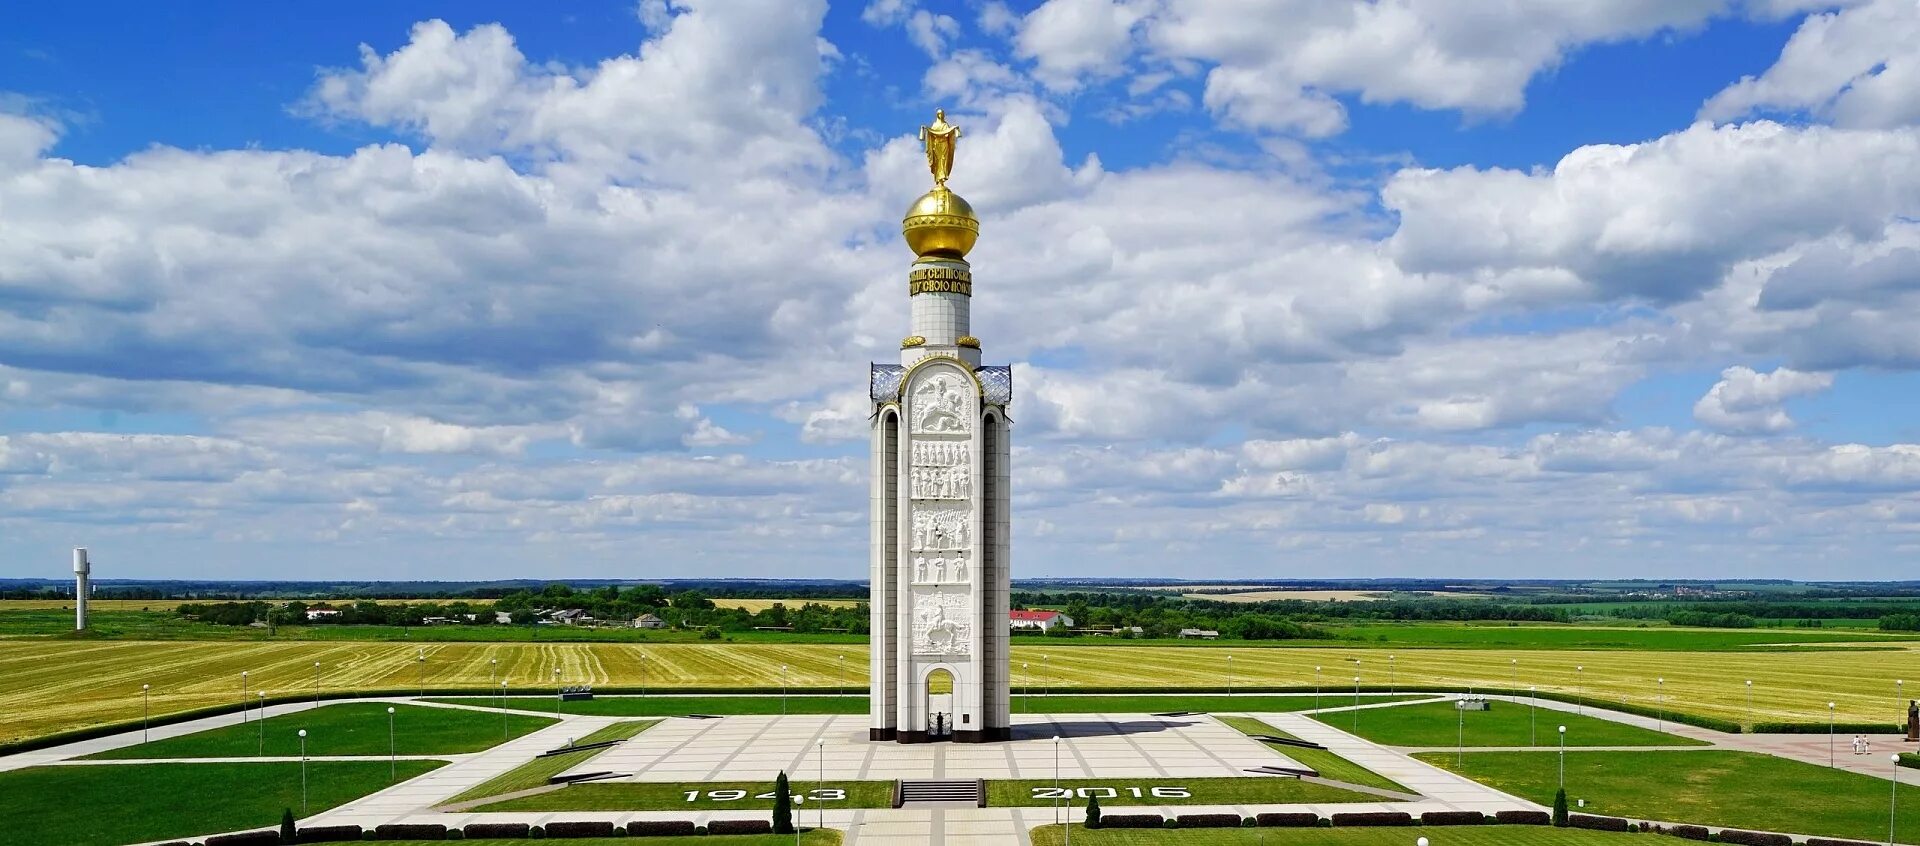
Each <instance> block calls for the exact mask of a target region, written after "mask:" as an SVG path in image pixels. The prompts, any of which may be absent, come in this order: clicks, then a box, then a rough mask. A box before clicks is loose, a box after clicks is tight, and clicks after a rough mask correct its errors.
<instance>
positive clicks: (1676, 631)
mask: <svg viewBox="0 0 1920 846" xmlns="http://www.w3.org/2000/svg"><path fill="white" fill-rule="evenodd" d="M1329 628H1331V629H1332V630H1333V632H1334V633H1335V635H1336V636H1337V638H1338V639H1339V640H1338V641H1336V642H1354V641H1357V642H1360V643H1362V644H1364V645H1368V646H1380V647H1385V646H1403V647H1408V648H1413V647H1447V648H1455V649H1460V648H1466V649H1635V650H1663V651H1678V652H1700V651H1713V650H1726V649H1747V648H1753V647H1759V646H1767V645H1771V644H1784V643H1849V642H1851V643H1859V642H1879V643H1894V644H1898V643H1900V642H1902V641H1913V640H1920V633H1915V632H1879V631H1861V630H1858V629H1853V630H1846V631H1827V630H1825V629H1798V628H1767V629H1759V628H1755V629H1701V628H1690V627H1686V626H1669V625H1666V624H1664V623H1659V624H1649V625H1646V626H1645V627H1644V628H1643V627H1641V625H1640V621H1631V622H1625V623H1622V624H1617V625H1595V624H1590V623H1583V624H1553V623H1525V624H1519V625H1509V624H1507V623H1492V622H1489V623H1368V624H1362V625H1334V626H1329ZM1215 643H1217V644H1218V643H1223V642H1222V641H1215ZM1302 643H1316V642H1311V641H1308V642H1302Z"/></svg>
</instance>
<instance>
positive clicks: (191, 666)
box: [0, 639, 1920, 742]
mask: <svg viewBox="0 0 1920 846" xmlns="http://www.w3.org/2000/svg"><path fill="white" fill-rule="evenodd" d="M417 654H424V655H425V656H426V659H427V660H426V661H425V662H424V663H417V662H416V661H415V656H416V655H417ZM1228 655H1232V656H1233V664H1232V667H1233V678H1234V683H1235V685H1236V686H1238V687H1241V688H1243V689H1244V688H1247V687H1252V686H1256V685H1270V686H1293V687H1304V688H1308V689H1311V688H1312V686H1313V685H1314V683H1315V679H1316V674H1315V672H1314V668H1315V667H1316V666H1318V667H1321V668H1322V669H1321V672H1320V673H1319V674H1318V678H1319V680H1320V682H1321V683H1322V685H1323V689H1324V690H1326V691H1328V692H1329V696H1333V695H1334V694H1335V693H1336V692H1338V691H1340V690H1341V689H1343V688H1344V689H1346V690H1347V691H1349V693H1348V695H1349V696H1350V695H1351V690H1352V685H1353V681H1352V680H1353V677H1354V676H1356V675H1358V676H1360V677H1361V678H1362V683H1363V684H1364V685H1365V686H1367V687H1369V688H1376V687H1380V686H1385V685H1388V684H1389V683H1391V684H1394V685H1398V686H1405V685H1428V686H1432V685H1440V686H1448V687H1456V688H1458V687H1466V686H1469V685H1472V686H1475V687H1487V686H1489V685H1494V686H1511V685H1518V686H1520V687H1524V686H1527V685H1538V686H1539V687H1540V689H1541V690H1543V691H1559V692H1567V693H1582V694H1587V695H1593V696H1603V697H1610V698H1613V699H1616V700H1623V701H1629V702H1632V703H1634V704H1638V705H1649V706H1650V705H1651V704H1652V699H1651V697H1652V696H1653V695H1654V694H1655V687H1656V686H1655V684H1654V679H1655V678H1656V677H1664V678H1665V679H1666V684H1665V685H1664V686H1662V687H1661V688H1660V692H1661V693H1664V694H1665V696H1666V697H1667V698H1666V701H1665V705H1666V707H1667V708H1670V709H1672V710H1675V711H1687V712H1693V713H1701V714H1709V715H1714V716H1719V717H1723V718H1728V719H1734V720H1751V719H1756V718H1757V719H1758V720H1762V721H1809V722H1813V721H1820V722H1824V721H1825V719H1826V716H1827V714H1826V703H1827V702H1828V701H1832V702H1835V703H1838V705H1839V708H1838V711H1837V716H1838V717H1839V719H1840V720H1842V721H1866V720H1873V721H1884V722H1887V723H1891V722H1893V721H1894V720H1895V719H1896V718H1897V717H1898V716H1899V715H1901V714H1904V711H1905V704H1904V703H1899V706H1898V708H1899V710H1898V711H1896V703H1895V699H1894V697H1895V687H1894V683H1893V682H1894V679H1896V678H1908V677H1913V676H1915V675H1916V673H1915V672H1914V667H1915V666H1916V659H1920V650H1915V649H1913V648H1912V647H1910V646H1908V647H1902V648H1895V649H1832V650H1791V649H1789V650H1780V651H1776V652H1764V651H1752V650H1749V651H1729V652H1718V653H1714V654H1711V655H1702V654H1700V653H1688V652H1678V651H1622V650H1564V649H1563V650H1500V649H1456V650H1442V649H1410V650H1399V651H1393V650H1384V649H1355V648H1286V649H1273V648H1258V647H1245V648H1233V649H1222V648H1215V647H1209V648H1196V647H1178V646H1090V645H1074V646H1066V647H1061V648H1055V645H1054V644H1053V642H1051V641H1038V640H1036V641H1031V642H1020V641H1016V642H1015V646H1014V648H1013V665H1014V678H1013V684H1014V693H1015V695H1016V696H1019V695H1023V694H1025V693H1027V692H1029V691H1031V692H1032V693H1033V694H1036V695H1037V694H1039V693H1040V692H1041V691H1043V690H1048V689H1051V690H1052V691H1053V692H1056V693H1058V692H1068V691H1071V690H1072V689H1073V688H1075V687H1087V686H1097V687H1114V686H1125V687H1137V688H1146V689H1169V688H1183V687H1185V688H1199V687H1208V688H1215V689H1217V688H1220V687H1223V686H1224V685H1225V684H1226V668H1227V664H1226V661H1225V658H1226V656H1228ZM1389 655H1392V656H1393V660H1392V661H1389V660H1388V656H1389ZM842 656H844V657H842ZM315 661H319V662H320V664H321V669H320V672H319V682H320V686H321V689H322V691H323V692H324V691H334V692H338V691H352V690H362V691H367V690H385V691H406V690H413V689H416V688H417V687H418V686H419V685H420V684H422V683H424V684H425V686H426V687H428V688H435V689H442V690H445V689H449V688H470V689H473V690H474V691H476V692H479V691H481V690H490V689H492V688H493V687H494V686H495V685H494V684H493V683H492V682H490V679H491V680H498V679H505V680H507V681H508V682H509V684H510V689H512V690H522V691H524V690H529V689H539V690H550V689H552V685H553V670H554V668H556V667H558V668H560V669H561V671H562V674H563V679H564V681H565V682H566V683H568V684H592V685H597V686H601V687H608V686H622V687H632V686H638V685H641V684H645V685H646V686H648V687H649V688H652V689H665V688H672V687H776V688H777V687H778V686H779V685H780V682H781V678H782V674H781V669H780V668H781V666H782V665H786V666H787V667H788V672H787V674H786V677H787V678H788V680H789V681H790V682H791V684H793V685H794V686H796V687H815V688H823V689H833V688H836V687H845V688H853V689H858V688H861V687H864V686H865V684H866V669H867V658H866V648H865V646H864V645H861V644H845V645H839V644H748V643H704V644H601V643H552V642H543V643H429V644H410V643H375V642H356V641H348V642H316V641H264V642H245V641H230V642H196V641H179V642H141V641H112V640H99V641H88V640H82V641H65V640H44V639H16V640H5V641H0V742H6V741H10V740H17V739H21V738H24V737H29V736H34V735H40V734H46V733H50V732H55V731H60V730H65V729H74V728H80V727H84V726H90V725H98V724H101V723H106V722H121V721H126V720H138V719H139V717H140V685H142V684H150V685H152V704H153V712H154V713H155V714H156V715H159V714H166V713H169V712H173V711H182V710H187V709H191V708H199V707H208V706H215V705H224V704H228V703H234V702H237V701H238V700H239V698H240V672H241V671H242V670H246V671H249V673H250V686H251V689H253V690H265V691H267V692H268V693H269V694H270V695H283V694H284V695H291V696H300V695H308V694H310V693H311V691H312V690H313V685H314V676H315V674H314V669H313V663H314V662H315ZM495 661H497V662H498V663H497V664H495V663H494V662H495ZM1516 662H1517V663H1516ZM1390 666H1391V668H1392V670H1391V672H1389V669H1388V668H1389V667H1390ZM1576 666H1584V667H1585V670H1584V671H1579V672H1576V670H1575V667H1576ZM1749 678H1751V679H1753V680H1754V688H1753V700H1752V701H1753V708H1752V711H1751V712H1749V711H1748V710H1747V706H1746V701H1747V700H1746V698H1745V690H1744V687H1743V685H1742V681H1744V680H1745V679H1749ZM1910 681H1911V678H1910ZM1915 687H1916V685H1915V684H1909V685H1908V686H1907V689H1908V690H1909V692H1911V691H1912V690H1913V689H1914V688H1915ZM1330 704H1331V700H1330Z"/></svg>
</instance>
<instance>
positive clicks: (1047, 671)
mask: <svg viewBox="0 0 1920 846" xmlns="http://www.w3.org/2000/svg"><path fill="white" fill-rule="evenodd" d="M1040 678H1041V679H1043V681H1042V682H1041V683H1040V695H1041V696H1042V697H1051V696H1053V665H1051V664H1049V663H1047V656H1045V655H1042V656H1040Z"/></svg>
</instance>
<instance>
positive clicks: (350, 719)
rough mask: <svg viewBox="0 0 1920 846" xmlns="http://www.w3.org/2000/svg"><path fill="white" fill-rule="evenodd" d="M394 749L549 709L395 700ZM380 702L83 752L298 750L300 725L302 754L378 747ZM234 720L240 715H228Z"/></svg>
mask: <svg viewBox="0 0 1920 846" xmlns="http://www.w3.org/2000/svg"><path fill="white" fill-rule="evenodd" d="M392 707H393V709H394V713H393V726H392V729H393V734H392V740H393V751H394V752H395V753H397V754H400V755H456V754H460V753H465V752H478V751H480V750H483V749H488V748H491V747H494V746H497V745H499V744H501V743H505V742H506V741H508V740H510V739H512V738H515V737H520V736H521V735H524V734H527V733H529V732H533V731H537V730H539V729H543V728H546V727H547V726H550V725H553V723H554V720H553V719H552V718H549V717H532V716H525V715H521V714H507V715H505V719H502V715H501V714H499V713H488V712H485V711H468V710H464V709H460V708H429V707H425V706H421V705H394V706H392ZM387 708H388V704H387V703H385V702H349V703H342V704H338V705H322V706H320V707H318V708H313V709H302V710H299V711H294V712H291V713H286V714H279V715H276V716H272V717H268V718H267V719H266V720H265V721H264V722H262V721H260V720H250V721H248V722H247V723H245V724H235V725H226V726H221V727H219V728H211V729H207V730H205V731H198V732H194V733H193V734H186V735H181V736H179V737H169V738H167V739H165V740H156V741H153V742H151V743H141V744H136V745H133V746H123V747H120V748H118V749H109V750H107V751H105V752H98V753H95V754H92V755H88V756H86V757H88V758H91V759H96V760H128V759H133V758H251V757H254V756H255V755H260V754H265V755H267V756H271V757H294V756H297V755H299V754H300V730H301V729H306V731H307V747H306V748H307V754H308V755H313V756H326V755H385V754H387V751H388V747H387V741H388V734H387V730H388V725H387ZM232 719H233V720H234V721H236V723H237V722H238V720H239V716H238V715H235V716H234V717H233V718H232Z"/></svg>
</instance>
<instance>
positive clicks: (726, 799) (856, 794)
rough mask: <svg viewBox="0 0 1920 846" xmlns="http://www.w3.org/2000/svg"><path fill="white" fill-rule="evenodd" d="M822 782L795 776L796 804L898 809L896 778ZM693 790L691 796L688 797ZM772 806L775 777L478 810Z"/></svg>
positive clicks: (604, 787)
mask: <svg viewBox="0 0 1920 846" xmlns="http://www.w3.org/2000/svg"><path fill="white" fill-rule="evenodd" d="M818 784H819V783H818V782H813V781H808V780H807V779H801V778H797V779H794V780H793V781H792V783H791V785H790V786H789V788H788V790H789V792H791V793H792V794H793V796H794V803H793V808H794V811H795V812H796V813H797V812H799V811H801V810H802V809H810V808H816V807H819V806H821V805H825V806H826V807H828V808H830V809H839V808H890V807H893V782H891V781H835V780H829V781H828V782H827V783H826V784H825V785H821V786H816V785H818ZM689 794H691V798H689ZM772 808H773V780H772V779H768V780H766V781H711V782H688V783H680V782H663V783H653V782H621V783H618V784H614V783H588V784H575V785H571V786H569V787H565V788H562V789H560V790H555V791H553V792H551V793H540V794H535V795H533V796H522V797H520V798H518V799H508V800H506V801H504V802H494V803H492V804H489V805H481V806H480V807H477V808H473V809H472V810H473V811H475V812H491V811H751V810H771V809H772Z"/></svg>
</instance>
